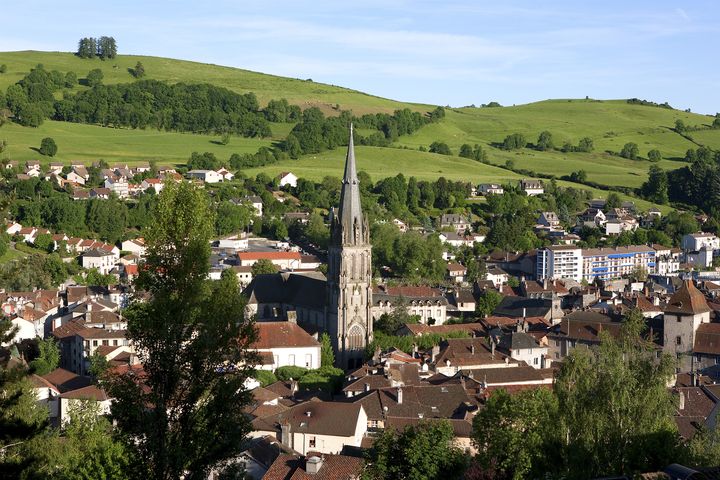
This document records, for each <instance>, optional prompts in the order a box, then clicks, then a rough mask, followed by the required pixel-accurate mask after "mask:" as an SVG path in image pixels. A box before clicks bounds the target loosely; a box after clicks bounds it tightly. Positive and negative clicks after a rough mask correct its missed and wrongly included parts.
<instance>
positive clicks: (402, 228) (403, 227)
mask: <svg viewBox="0 0 720 480" xmlns="http://www.w3.org/2000/svg"><path fill="white" fill-rule="evenodd" d="M392 223H393V225H395V226H396V227H397V228H398V230H400V231H401V232H402V233H405V232H407V230H408V226H407V224H406V223H405V222H403V221H402V220H400V219H399V218H393V220H392Z"/></svg>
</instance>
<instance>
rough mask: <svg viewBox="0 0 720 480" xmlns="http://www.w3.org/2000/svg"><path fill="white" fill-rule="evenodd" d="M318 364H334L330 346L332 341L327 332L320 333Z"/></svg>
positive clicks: (328, 365)
mask: <svg viewBox="0 0 720 480" xmlns="http://www.w3.org/2000/svg"><path fill="white" fill-rule="evenodd" d="M320 343H321V345H322V346H321V347H320V366H321V367H333V366H335V352H334V351H333V348H332V342H331V341H330V335H328V334H327V332H323V334H322V335H320Z"/></svg>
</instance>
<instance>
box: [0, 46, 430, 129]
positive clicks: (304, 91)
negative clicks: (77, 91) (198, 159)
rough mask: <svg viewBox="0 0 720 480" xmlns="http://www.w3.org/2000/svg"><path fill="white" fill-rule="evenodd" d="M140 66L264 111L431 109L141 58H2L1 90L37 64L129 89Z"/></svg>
mask: <svg viewBox="0 0 720 480" xmlns="http://www.w3.org/2000/svg"><path fill="white" fill-rule="evenodd" d="M138 61H139V62H142V64H143V66H144V67H145V78H149V79H155V80H163V81H167V82H170V83H177V82H188V83H211V84H213V85H217V86H220V87H225V88H227V89H229V90H233V91H235V92H238V93H247V92H254V93H255V95H257V97H258V101H259V102H260V105H266V104H267V102H268V101H269V100H272V99H279V98H286V99H287V100H288V101H289V102H290V103H295V104H297V105H300V106H301V107H302V108H306V107H312V106H316V107H319V108H320V109H322V110H323V111H325V113H326V114H331V113H333V112H335V111H336V110H335V109H334V107H335V106H336V105H339V106H340V109H342V110H352V111H353V112H354V113H355V114H356V115H363V114H365V113H369V112H378V111H381V112H388V113H392V112H393V111H394V110H396V109H398V108H406V107H407V108H413V109H417V110H423V111H426V110H428V107H427V106H423V105H414V104H408V103H402V102H396V101H394V100H388V99H385V98H380V97H376V96H373V95H368V94H366V93H362V92H358V91H355V90H350V89H347V88H342V87H336V86H333V85H326V84H324V83H316V82H312V81H306V80H298V79H294V78H286V77H278V76H275V75H267V74H264V73H257V72H252V71H250V70H242V69H239V68H232V67H222V66H219V65H211V64H207V63H198V62H188V61H185V60H174V59H170V58H159V57H145V56H138V55H118V56H117V57H116V58H114V59H112V60H106V61H103V60H100V59H97V58H94V59H84V58H79V57H77V56H75V55H74V54H72V53H67V52H36V51H24V52H0V65H1V64H6V65H7V68H8V70H7V72H6V73H5V74H2V75H0V88H1V89H2V90H3V91H5V89H7V87H8V85H11V84H13V83H15V82H17V81H18V80H20V79H21V78H22V77H24V76H25V75H26V74H27V72H29V71H30V69H31V68H33V67H34V66H35V65H37V64H38V63H42V64H43V65H44V66H45V69H46V70H59V71H61V72H68V71H73V72H75V73H76V74H77V76H78V78H84V77H85V75H87V73H88V72H89V71H90V70H92V69H94V68H99V69H101V70H102V71H103V75H104V79H103V82H104V83H106V84H112V83H127V82H132V81H133V80H134V79H133V77H132V75H130V71H129V69H132V68H134V67H135V64H136V63H137V62H138ZM81 88H82V87H81Z"/></svg>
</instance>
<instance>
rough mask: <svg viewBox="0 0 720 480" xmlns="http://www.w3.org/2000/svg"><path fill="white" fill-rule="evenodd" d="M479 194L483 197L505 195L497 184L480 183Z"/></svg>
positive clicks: (503, 190) (501, 187)
mask: <svg viewBox="0 0 720 480" xmlns="http://www.w3.org/2000/svg"><path fill="white" fill-rule="evenodd" d="M480 193H481V194H483V195H502V194H503V193H505V189H504V188H503V186H502V185H499V184H497V183H482V184H480Z"/></svg>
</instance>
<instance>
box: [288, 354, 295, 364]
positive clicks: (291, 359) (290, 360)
mask: <svg viewBox="0 0 720 480" xmlns="http://www.w3.org/2000/svg"><path fill="white" fill-rule="evenodd" d="M288 365H295V354H294V353H291V354H290V355H288Z"/></svg>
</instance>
